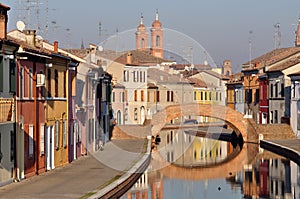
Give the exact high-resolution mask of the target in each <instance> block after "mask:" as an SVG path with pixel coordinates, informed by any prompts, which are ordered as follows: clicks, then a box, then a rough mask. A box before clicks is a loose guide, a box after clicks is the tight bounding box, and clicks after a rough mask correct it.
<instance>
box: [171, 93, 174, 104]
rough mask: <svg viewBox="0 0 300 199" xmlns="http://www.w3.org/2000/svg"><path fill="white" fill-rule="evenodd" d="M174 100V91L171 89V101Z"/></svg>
mask: <svg viewBox="0 0 300 199" xmlns="http://www.w3.org/2000/svg"><path fill="white" fill-rule="evenodd" d="M173 101H174V92H173V91H171V102H173Z"/></svg>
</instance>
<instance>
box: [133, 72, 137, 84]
mask: <svg viewBox="0 0 300 199" xmlns="http://www.w3.org/2000/svg"><path fill="white" fill-rule="evenodd" d="M132 73H133V82H136V81H137V79H136V72H135V71H133V72H132Z"/></svg>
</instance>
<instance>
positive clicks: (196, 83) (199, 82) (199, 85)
mask: <svg viewBox="0 0 300 199" xmlns="http://www.w3.org/2000/svg"><path fill="white" fill-rule="evenodd" d="M188 80H189V81H190V82H191V83H193V84H194V85H193V86H194V87H197V88H207V84H206V83H205V82H204V81H202V80H201V79H198V78H193V77H190V78H188Z"/></svg>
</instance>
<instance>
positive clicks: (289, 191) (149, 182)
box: [122, 130, 300, 199]
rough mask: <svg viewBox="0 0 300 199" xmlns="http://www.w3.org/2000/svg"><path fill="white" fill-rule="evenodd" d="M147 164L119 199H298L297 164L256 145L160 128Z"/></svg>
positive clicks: (298, 176) (298, 173) (299, 186)
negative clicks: (141, 174)
mask: <svg viewBox="0 0 300 199" xmlns="http://www.w3.org/2000/svg"><path fill="white" fill-rule="evenodd" d="M160 137H161V142H160V143H159V145H158V146H157V149H156V151H155V152H153V155H152V162H151V164H150V166H149V168H148V170H147V171H146V172H145V173H144V174H143V176H142V177H141V178H140V179H139V180H138V182H137V183H136V184H135V185H134V187H132V189H131V190H130V191H129V192H128V193H126V194H125V195H124V196H123V197H122V199H134V198H136V199H139V198H140V199H142V198H152V199H155V198H160V199H163V198H172V199H173V198H175V199H176V198H180V199H181V198H188V199H190V198H213V199H215V198H276V199H277V198H278V199H280V198H284V199H285V198H286V199H300V167H299V166H298V165H296V164H295V163H293V162H292V161H289V160H287V159H285V158H284V157H281V156H278V155H276V154H273V153H271V152H268V151H266V150H264V151H259V150H258V145H255V144H244V145H243V146H242V147H240V146H236V147H234V146H232V144H231V143H229V142H223V141H218V140H212V139H207V138H199V137H194V136H191V135H188V134H186V133H184V132H182V131H175V130H172V131H171V130H169V131H164V132H161V134H160Z"/></svg>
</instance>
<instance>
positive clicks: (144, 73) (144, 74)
mask: <svg viewBox="0 0 300 199" xmlns="http://www.w3.org/2000/svg"><path fill="white" fill-rule="evenodd" d="M143 80H144V81H143V82H146V72H145V71H144V72H143Z"/></svg>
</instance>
